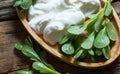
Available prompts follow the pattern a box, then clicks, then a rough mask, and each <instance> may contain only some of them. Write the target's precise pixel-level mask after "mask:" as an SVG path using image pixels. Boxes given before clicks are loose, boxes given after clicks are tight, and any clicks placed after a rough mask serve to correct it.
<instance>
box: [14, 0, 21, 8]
mask: <svg viewBox="0 0 120 74" xmlns="http://www.w3.org/2000/svg"><path fill="white" fill-rule="evenodd" d="M21 3H22V0H16V1H15V3H14V5H13V6H14V7H16V6H19V5H21Z"/></svg>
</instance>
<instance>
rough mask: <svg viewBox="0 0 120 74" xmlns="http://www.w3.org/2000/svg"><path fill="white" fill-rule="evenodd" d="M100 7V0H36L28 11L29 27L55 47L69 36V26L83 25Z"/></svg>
mask: <svg viewBox="0 0 120 74" xmlns="http://www.w3.org/2000/svg"><path fill="white" fill-rule="evenodd" d="M100 7H101V4H100V0H36V3H35V4H34V5H32V6H31V7H30V9H29V11H28V12H29V17H28V19H29V25H30V27H31V28H32V29H34V30H35V31H38V32H39V33H40V34H43V38H44V40H45V41H46V42H48V43H50V44H51V45H54V44H56V43H57V42H59V40H61V38H62V37H63V36H64V35H65V34H67V27H68V26H70V25H76V24H78V23H79V24H80V23H83V22H84V21H85V18H86V17H87V16H88V15H91V14H93V13H95V12H97V11H98V10H99V9H100Z"/></svg>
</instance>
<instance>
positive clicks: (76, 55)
mask: <svg viewBox="0 0 120 74" xmlns="http://www.w3.org/2000/svg"><path fill="white" fill-rule="evenodd" d="M83 52H84V50H83V49H80V50H79V51H77V53H76V54H75V55H74V56H73V58H75V59H77V58H79V57H80V56H81V55H82V53H83Z"/></svg>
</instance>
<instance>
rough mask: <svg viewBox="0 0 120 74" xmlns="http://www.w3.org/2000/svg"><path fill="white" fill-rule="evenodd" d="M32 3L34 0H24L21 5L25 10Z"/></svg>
mask: <svg viewBox="0 0 120 74" xmlns="http://www.w3.org/2000/svg"><path fill="white" fill-rule="evenodd" d="M31 5H32V0H22V3H21V5H20V7H21V8H22V9H24V10H26V9H28V8H29V7H30V6H31Z"/></svg>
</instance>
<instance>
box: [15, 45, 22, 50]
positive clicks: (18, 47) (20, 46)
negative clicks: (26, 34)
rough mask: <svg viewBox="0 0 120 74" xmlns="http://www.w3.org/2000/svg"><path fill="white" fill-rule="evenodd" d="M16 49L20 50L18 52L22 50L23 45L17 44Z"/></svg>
mask: <svg viewBox="0 0 120 74" xmlns="http://www.w3.org/2000/svg"><path fill="white" fill-rule="evenodd" d="M15 48H16V49H18V50H22V48H23V45H22V44H20V43H16V44H15Z"/></svg>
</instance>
